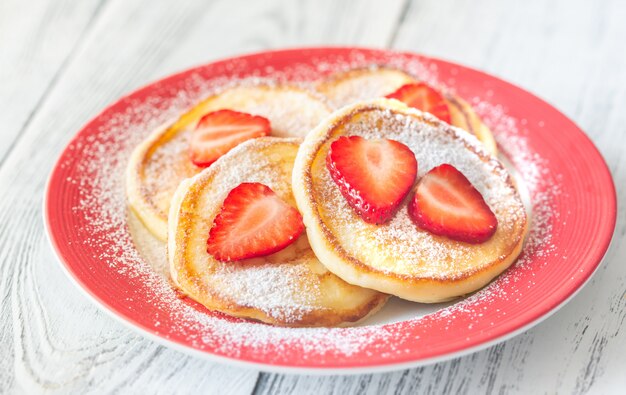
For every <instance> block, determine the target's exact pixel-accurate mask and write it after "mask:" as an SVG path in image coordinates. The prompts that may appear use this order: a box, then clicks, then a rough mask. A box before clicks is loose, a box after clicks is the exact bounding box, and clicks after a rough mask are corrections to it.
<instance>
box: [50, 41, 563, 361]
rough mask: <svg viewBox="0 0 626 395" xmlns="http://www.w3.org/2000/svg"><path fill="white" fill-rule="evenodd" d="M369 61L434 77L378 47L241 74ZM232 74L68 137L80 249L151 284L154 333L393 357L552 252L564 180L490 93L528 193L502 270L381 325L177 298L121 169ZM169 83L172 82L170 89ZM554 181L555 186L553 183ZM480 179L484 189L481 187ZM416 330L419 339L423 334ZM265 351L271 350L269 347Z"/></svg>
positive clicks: (303, 75)
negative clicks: (236, 314) (329, 324)
mask: <svg viewBox="0 0 626 395" xmlns="http://www.w3.org/2000/svg"><path fill="white" fill-rule="evenodd" d="M372 63H377V64H386V65H387V66H391V67H396V68H399V69H403V70H406V71H407V72H409V73H411V74H413V75H417V76H419V77H420V78H421V79H422V80H425V81H427V82H430V83H431V84H433V85H437V70H436V67H434V66H425V65H423V64H422V63H421V62H420V61H418V60H415V58H413V57H409V56H408V55H407V56H404V55H402V56H398V57H393V58H389V57H387V58H385V57H383V56H379V58H376V59H374V60H372V55H369V56H365V55H363V54H361V53H360V52H359V51H355V52H354V53H352V52H351V53H350V54H349V55H347V56H345V57H336V58H324V57H320V58H314V59H311V62H310V63H307V64H296V65H294V66H293V67H291V68H288V69H281V70H275V69H274V68H272V67H269V66H267V67H265V68H262V69H259V70H258V71H256V72H254V73H252V75H250V74H245V75H243V74H242V77H251V76H252V77H261V78H264V77H267V76H268V75H272V76H273V77H275V78H276V80H278V81H281V80H283V79H290V78H295V79H299V80H303V81H313V80H315V79H316V78H317V77H319V76H320V75H327V74H329V73H330V72H331V71H336V70H338V69H347V68H352V67H364V66H368V65H371V64H372ZM249 67H250V65H249V64H248V63H246V62H245V61H242V62H233V63H232V64H230V65H227V66H225V68H224V70H225V71H227V72H228V73H230V74H231V75H238V73H243V71H244V70H246V69H248V68H249ZM374 67H376V66H374ZM232 81H233V77H230V78H229V79H225V78H221V79H214V78H213V79H210V80H209V79H206V78H205V77H203V76H202V75H201V74H197V73H196V74H190V75H188V76H187V77H186V78H185V84H183V85H180V84H179V85H178V86H176V87H173V88H167V87H166V86H164V87H162V89H161V91H158V90H157V91H156V93H155V94H154V96H151V97H148V98H142V99H141V100H139V99H136V100H135V99H132V98H129V99H123V100H125V101H127V104H128V105H127V106H126V110H125V111H124V112H121V113H116V114H114V115H111V114H105V115H102V116H101V117H100V118H101V124H100V125H99V126H98V131H97V133H95V134H91V135H90V137H83V136H79V137H78V138H77V139H76V140H75V141H74V142H72V144H71V145H70V147H69V150H70V151H76V152H77V155H76V156H77V157H80V158H81V159H79V160H78V161H76V162H71V161H69V160H68V162H67V163H61V166H74V167H75V168H76V171H74V172H73V173H72V174H73V175H72V176H70V177H68V179H67V182H68V183H72V184H76V185H77V190H78V191H79V194H80V196H79V202H78V204H77V205H76V207H75V208H74V210H75V212H76V215H80V216H82V217H84V218H85V221H86V223H85V226H84V229H80V231H79V235H80V239H79V240H76V241H74V243H75V244H76V248H82V247H83V246H84V247H85V249H88V250H98V251H100V252H99V253H97V254H96V255H94V256H92V258H93V259H92V261H91V262H90V264H91V265H107V266H108V267H109V270H111V271H114V272H116V273H119V274H122V275H124V276H125V277H128V279H129V280H128V281H135V280H137V281H139V282H140V283H141V284H144V285H145V289H147V290H148V292H145V293H144V294H142V296H141V298H143V299H145V303H147V304H149V305H150V306H152V307H154V308H155V309H156V312H155V313H154V314H152V313H151V314H152V315H150V316H146V315H145V314H144V315H143V316H142V318H141V319H142V320H143V325H144V327H147V328H149V330H150V331H151V332H152V333H155V334H157V335H160V336H162V337H165V338H176V339H178V341H180V342H183V343H186V344H191V345H192V346H193V347H195V348H198V349H203V350H209V351H211V352H214V353H217V354H220V355H223V356H226V357H231V358H238V357H239V356H240V355H241V353H242V352H243V350H244V349H245V350H246V351H245V352H246V355H247V356H248V357H249V356H250V355H256V356H257V357H258V358H259V360H260V359H262V360H264V361H266V362H270V363H271V362H272V361H282V360H284V358H283V357H282V356H281V353H286V352H293V350H294V349H296V350H302V352H301V353H299V354H301V358H302V359H303V360H307V359H308V358H319V356H323V355H324V356H331V357H332V356H334V357H337V358H341V357H345V356H350V355H353V354H355V353H359V352H362V351H363V350H367V351H366V352H367V353H369V354H368V355H372V354H378V355H380V356H382V357H383V358H389V359H393V357H394V356H400V355H405V354H406V353H407V352H409V346H405V347H401V348H398V347H397V346H396V344H399V343H401V342H400V341H399V340H402V339H405V338H406V336H407V333H408V332H410V328H411V327H414V328H422V329H423V330H427V329H428V326H429V325H430V322H432V320H433V319H447V320H449V322H450V325H452V324H453V322H454V320H455V319H456V317H457V316H461V315H465V316H467V317H469V319H470V321H472V322H474V321H478V320H481V319H482V317H483V313H484V309H488V308H489V306H490V302H491V301H495V300H497V299H500V298H509V299H510V300H511V303H513V302H514V301H515V299H514V298H513V297H512V296H510V295H507V294H506V291H505V289H507V288H510V287H508V285H510V284H515V283H516V282H517V281H518V279H519V277H520V276H519V275H518V272H519V271H523V270H525V269H529V270H530V269H531V268H534V266H536V265H537V257H543V258H546V257H547V256H549V255H550V254H552V253H553V251H554V246H552V245H551V240H550V229H551V224H552V222H553V221H554V218H553V214H552V212H551V210H550V206H551V199H552V197H553V196H554V195H555V194H558V193H559V191H558V182H555V180H554V179H553V178H554V177H558V175H551V177H552V178H546V177H544V176H545V174H542V171H543V170H542V169H543V168H544V165H545V163H544V162H543V159H542V158H541V157H537V156H535V155H534V154H533V153H532V152H531V150H530V149H529V148H528V147H527V146H526V145H525V140H524V136H523V134H521V133H520V130H519V129H518V125H517V124H516V122H515V120H513V119H511V118H510V117H508V116H507V115H506V112H505V110H503V109H498V108H497V107H496V106H493V105H491V104H489V103H486V102H478V101H474V102H473V105H474V106H475V107H476V109H477V112H478V114H479V115H480V116H481V117H482V118H483V120H484V121H485V123H486V124H487V125H488V126H489V127H490V128H491V129H492V130H493V132H494V135H495V137H496V139H497V141H498V143H499V145H500V147H501V149H502V151H503V152H505V153H507V154H508V156H509V158H510V159H511V162H512V163H513V164H514V166H515V168H516V169H518V171H519V173H520V174H519V176H520V177H519V178H520V180H522V182H524V183H525V184H526V186H527V188H528V191H529V195H530V199H531V200H530V201H531V202H532V222H531V229H530V233H529V236H528V240H527V241H526V245H525V247H524V251H523V253H522V255H521V256H520V258H519V259H518V261H517V262H516V263H515V264H514V266H513V267H512V268H511V269H510V270H509V271H508V272H507V273H506V274H505V275H503V276H500V277H499V278H498V279H497V280H496V281H494V282H492V283H491V284H490V285H489V286H487V287H485V288H484V289H482V290H480V291H479V292H477V293H475V294H473V295H471V296H469V297H467V298H465V299H464V300H461V301H460V302H458V303H455V304H453V305H452V306H449V307H446V308H443V309H441V310H439V311H438V312H436V313H434V314H432V315H429V316H426V317H421V318H415V319H411V320H408V321H405V322H404V326H402V325H394V324H381V325H366V326H361V327H354V328H280V327H272V326H269V325H264V324H259V323H255V322H248V321H244V320H236V319H229V318H225V317H224V316H221V315H218V314H213V313H210V312H207V311H206V310H203V309H202V308H199V307H198V306H196V305H194V304H191V303H188V302H187V301H186V300H185V299H181V298H180V295H179V294H178V293H177V292H176V291H175V289H174V288H173V287H172V286H171V284H170V282H169V280H168V279H167V277H166V276H165V275H164V273H163V271H159V270H155V269H154V268H153V267H152V266H151V265H150V264H149V263H148V262H146V259H145V258H144V257H143V256H142V255H140V254H139V253H138V251H137V249H136V247H135V245H134V243H133V240H132V237H131V235H130V233H129V228H128V215H127V208H126V199H125V192H124V172H125V169H126V165H127V162H128V159H129V156H130V153H131V152H132V150H133V149H134V147H135V146H136V145H137V144H139V143H140V142H141V141H142V140H143V139H144V138H145V137H146V136H147V135H148V134H149V133H150V131H151V130H153V129H154V128H156V127H158V126H160V125H162V124H163V123H165V122H168V121H170V120H171V119H174V118H175V117H176V116H177V115H178V114H180V113H182V112H183V111H185V110H186V109H188V108H189V107H190V106H191V105H193V104H194V103H196V102H197V101H198V100H200V99H201V98H203V97H206V96H207V95H209V94H210V93H211V92H213V91H214V90H215V89H216V88H218V87H221V86H224V84H226V83H232ZM168 89H171V90H174V91H175V92H174V94H172V92H170V91H169V90H168ZM165 93H168V94H169V95H170V96H169V98H168V99H167V100H164V99H163V96H164V94H165ZM78 154H82V156H81V155H78ZM426 167H428V166H423V167H422V168H421V169H420V173H421V172H422V171H425V170H427V168H426ZM470 177H471V174H470ZM473 181H474V182H476V183H478V184H480V182H481V180H480V179H474V180H473ZM550 182H552V184H551V186H550V185H548V184H549V183H550ZM482 188H483V190H485V188H484V186H483V187H482ZM487 198H488V199H489V197H487ZM96 246H97V248H96ZM539 261H541V260H539ZM539 264H540V263H539ZM269 276H270V277H271V275H269ZM505 285H507V286H505ZM528 286H531V284H529V285H528ZM520 291H523V290H520ZM511 298H512V299H511ZM135 302H136V300H133V299H132V298H131V297H129V298H128V303H129V304H132V303H135ZM481 303H482V305H483V307H481V309H480V310H479V309H478V308H477V307H476V306H477V305H478V304H481ZM162 321H167V322H168V325H167V329H164V327H165V325H162ZM471 325H472V324H471V323H470V324H468V328H467V329H468V330H471ZM413 339H414V340H418V338H417V337H413ZM405 340H406V339H405ZM268 350H271V351H272V352H271V353H268ZM260 356H263V357H262V358H261V357H260ZM312 356H313V357H312Z"/></svg>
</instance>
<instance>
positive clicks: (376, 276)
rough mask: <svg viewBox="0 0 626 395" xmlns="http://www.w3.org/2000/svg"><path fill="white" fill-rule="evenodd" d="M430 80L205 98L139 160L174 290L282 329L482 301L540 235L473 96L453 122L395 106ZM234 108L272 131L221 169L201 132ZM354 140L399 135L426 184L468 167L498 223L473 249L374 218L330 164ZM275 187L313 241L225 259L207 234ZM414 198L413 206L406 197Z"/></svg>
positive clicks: (233, 91) (136, 203)
mask: <svg viewBox="0 0 626 395" xmlns="http://www.w3.org/2000/svg"><path fill="white" fill-rule="evenodd" d="M414 82H416V78H414V77H413V76H411V75H409V74H407V73H405V72H403V71H400V70H395V69H387V68H368V69H357V70H350V71H346V72H341V73H337V74H335V75H332V76H331V77H330V78H327V79H326V80H324V81H321V82H319V83H317V84H315V85H314V86H313V87H309V88H303V87H301V86H289V85H284V84H267V83H262V84H258V83H257V84H253V83H249V82H243V83H241V84H239V85H233V86H230V87H228V88H226V89H224V90H222V91H220V92H218V93H216V94H214V95H212V96H211V97H209V98H207V99H205V100H204V101H202V102H201V103H199V104H198V105H196V106H195V107H194V108H192V109H191V110H189V111H188V112H187V113H185V114H183V115H182V116H181V117H180V118H179V119H178V120H176V121H175V122H174V123H172V124H169V125H166V126H165V127H163V128H161V129H159V130H157V131H155V132H154V133H153V134H152V135H151V136H149V137H148V138H147V139H146V140H145V141H144V142H143V143H141V144H140V145H139V146H138V147H137V148H136V149H135V150H134V152H133V154H132V157H131V160H130V163H129V165H128V172H127V188H126V192H127V196H128V202H129V206H130V208H131V209H132V210H133V211H134V213H135V214H136V215H137V216H138V217H139V219H140V220H141V222H142V223H143V224H144V225H145V227H146V228H147V229H148V230H149V231H150V232H152V233H153V234H154V235H155V236H156V237H157V238H159V239H160V240H162V242H164V243H165V242H167V254H168V262H169V271H170V275H171V278H172V282H173V283H174V284H175V285H176V287H178V288H179V289H180V290H181V291H182V292H183V293H184V294H186V295H188V296H189V297H191V298H193V299H194V300H196V301H198V302H200V303H201V304H203V305H205V306H206V307H207V308H209V309H211V310H217V311H220V312H223V313H226V314H229V315H232V316H235V317H242V318H248V319H254V320H259V321H263V322H267V323H271V324H274V325H281V326H341V325H349V324H353V323H355V322H357V321H360V320H363V319H364V318H366V317H368V316H370V315H372V314H374V313H375V312H376V311H378V310H379V309H380V308H381V307H382V306H383V305H384V304H385V302H386V301H387V300H388V298H389V296H390V295H394V296H397V297H400V298H403V299H407V300H411V301H415V302H421V303H432V302H440V301H445V300H449V299H452V298H455V297H459V296H462V295H465V294H468V293H470V292H473V291H475V290H477V289H479V288H481V287H483V286H484V285H485V284H487V283H488V282H489V281H491V280H492V279H493V278H494V277H496V276H497V275H498V274H500V273H502V272H503V271H504V270H505V269H506V268H507V267H509V266H510V265H511V264H512V263H513V262H514V260H515V259H516V258H517V256H518V255H519V253H520V251H521V248H522V244H523V240H524V236H525V234H526V232H527V218H526V213H525V210H524V207H523V204H522V202H521V199H520V196H519V194H518V192H517V190H516V187H515V185H514V183H513V181H512V178H511V176H510V175H509V173H508V172H507V170H506V169H505V168H504V167H503V166H502V164H500V162H499V161H498V160H497V159H496V158H495V155H496V145H495V142H494V139H493V137H492V135H491V132H490V131H489V129H488V128H487V127H486V126H485V125H484V124H483V123H482V122H481V120H480V118H479V117H478V116H477V115H476V114H475V112H474V111H473V110H472V108H471V107H470V106H469V105H468V104H467V103H466V102H465V101H464V100H462V99H461V98H458V97H456V96H454V95H451V94H447V93H445V92H442V96H443V97H444V98H445V102H446V104H447V106H448V109H449V113H450V123H451V125H450V124H447V123H445V122H442V121H440V120H438V119H437V118H435V117H434V116H431V115H430V114H428V113H423V112H421V111H419V110H417V109H414V108H410V107H408V106H406V105H404V104H403V103H401V102H399V101H397V100H392V99H384V98H383V97H384V96H385V95H388V94H390V93H392V92H394V91H395V90H396V89H398V88H399V87H401V86H403V85H405V84H409V83H414ZM223 109H228V110H233V111H238V112H243V113H248V114H253V115H258V116H262V117H265V118H267V119H268V120H269V121H270V122H271V133H270V135H269V136H267V137H259V138H255V139H251V140H248V141H246V142H243V143H241V144H239V145H237V146H236V147H235V148H233V149H231V150H230V151H228V153H226V154H225V155H223V156H221V157H220V158H219V159H218V160H217V161H215V162H214V163H212V164H211V165H210V166H208V167H206V168H203V167H199V166H197V165H195V164H194V163H193V162H192V161H191V160H190V159H189V144H190V141H191V136H192V133H193V130H194V128H195V127H196V125H197V124H198V122H199V121H200V119H201V118H202V117H203V116H204V115H205V114H207V113H210V112H212V111H216V110H223ZM341 136H361V137H365V138H367V139H379V138H388V139H392V140H395V141H399V142H401V143H403V144H404V145H406V146H407V147H409V148H410V149H411V151H412V152H413V154H414V155H415V158H416V160H417V162H418V163H419V171H418V179H419V177H420V176H422V175H424V174H426V173H427V172H428V171H429V170H430V169H432V168H433V167H436V166H438V165H440V164H442V163H450V164H452V165H453V166H455V167H456V168H457V169H459V170H460V171H461V172H462V173H463V174H465V176H466V177H467V178H468V179H469V181H471V183H472V185H474V186H475V187H476V189H477V190H478V191H479V192H480V193H481V194H482V196H483V197H484V199H485V202H486V203H487V204H488V206H489V207H490V208H491V210H492V211H493V213H494V214H495V217H496V218H497V221H498V227H497V230H496V231H495V233H494V234H493V236H492V237H491V238H490V239H489V240H487V241H486V242H483V243H479V244H472V243H467V242H462V241H458V240H454V239H450V238H447V237H444V236H438V235H434V234H431V233H430V232H428V231H426V230H424V229H420V228H419V227H418V226H416V225H415V224H414V223H413V222H412V221H411V219H410V218H409V214H408V210H407V208H406V206H407V204H408V201H403V202H402V203H401V204H400V208H399V209H398V210H397V212H396V213H395V215H394V216H393V218H392V219H391V220H390V221H389V222H388V223H385V224H382V225H376V224H372V223H368V222H366V221H363V220H362V219H361V218H360V217H359V216H358V215H357V214H356V213H355V211H354V210H353V209H352V208H351V207H350V206H349V204H348V203H347V202H346V200H345V199H344V197H343V196H342V195H341V193H340V191H339V188H337V185H336V184H335V182H334V181H333V179H332V177H331V176H330V174H329V170H328V168H327V166H326V157H327V155H328V151H329V149H330V145H331V144H332V142H333V141H335V140H336V139H337V138H339V137H341ZM242 183H261V184H263V185H266V186H268V187H269V188H271V190H272V191H274V192H275V193H276V195H278V197H280V199H282V200H283V201H284V202H286V203H287V204H289V205H290V206H292V207H295V208H297V209H298V210H299V212H300V214H301V215H302V218H303V222H304V225H305V229H306V230H305V232H304V233H302V234H301V235H300V236H299V237H298V238H297V240H295V241H294V242H293V243H291V244H290V245H289V246H287V247H285V248H283V249H281V250H280V251H277V252H273V253H271V254H269V255H265V256H257V257H254V258H249V259H243V260H239V261H234V262H233V261H223V260H219V259H216V258H215V257H214V256H212V255H211V254H210V253H209V252H208V251H207V239H208V237H209V232H210V230H211V227H212V224H214V220H215V219H216V216H218V215H219V213H220V210H221V208H222V205H223V203H224V201H225V199H226V197H227V196H228V194H229V192H230V191H232V190H233V189H234V188H236V187H237V186H238V185H241V184H242ZM405 200H408V199H405Z"/></svg>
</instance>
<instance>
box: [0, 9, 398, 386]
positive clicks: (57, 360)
mask: <svg viewBox="0 0 626 395" xmlns="http://www.w3.org/2000/svg"><path fill="white" fill-rule="evenodd" d="M373 5H374V2H373V1H363V2H354V3H350V4H347V3H343V2H342V3H340V4H336V2H334V1H332V0H325V1H307V2H304V3H301V4H298V5H294V4H293V3H291V2H279V1H264V2H244V1H237V2H227V1H223V2H211V3H207V2H205V1H202V0H197V1H188V2H166V1H162V2H155V1H147V0H135V1H124V0H109V1H108V2H107V3H106V4H105V5H104V6H103V7H102V9H101V10H100V12H99V13H98V14H97V16H96V18H95V20H94V21H93V23H91V24H90V25H89V29H88V31H87V32H86V33H85V34H84V35H83V37H82V39H81V40H80V42H79V44H78V45H76V48H75V49H74V51H73V52H72V53H71V55H69V58H68V59H69V60H68V61H67V62H66V64H65V65H64V66H65V67H64V68H63V69H62V70H60V71H59V72H58V76H57V77H56V80H55V83H54V84H52V85H51V86H50V88H49V90H48V92H47V93H46V94H45V95H44V96H43V98H42V99H41V100H40V103H39V105H38V108H37V111H35V112H34V113H33V114H32V116H31V117H30V120H29V122H28V123H27V124H26V125H25V127H24V128H23V130H22V131H21V132H20V139H19V140H18V141H17V143H16V144H15V146H14V148H13V149H12V150H11V151H10V152H9V153H8V155H7V156H6V160H5V162H4V164H3V165H2V166H1V167H0V186H2V190H3V193H2V195H1V197H0V245H1V246H2V248H1V249H0V295H2V299H1V301H0V314H1V316H2V317H5V319H4V320H0V355H2V356H3V358H0V392H3V393H4V392H25V393H41V392H46V393H76V392H78V393H102V392H107V393H108V392H123V393H126V392H133V393H134V392H141V393H144V392H145V393H153V392H154V393H157V392H160V393H177V392H180V393H190V392H198V391H201V392H205V393H220V394H224V393H232V394H238V393H241V394H244V393H250V392H251V391H252V390H253V387H254V385H255V384H256V380H257V377H258V373H257V372H256V371H252V370H246V369H235V368H231V367H227V366H225V365H221V364H213V363H210V362H207V361H204V360H199V359H196V358H191V357H187V356H185V355H183V354H180V353H177V352H175V351H171V350H168V349H166V348H163V347H160V346H157V345H156V344H154V343H153V342H151V341H148V340H145V339H143V338H142V337H141V336H138V335H136V334H134V332H132V331H130V330H128V329H126V328H124V327H122V326H121V325H119V324H118V323H117V322H114V321H113V320H111V319H110V318H108V317H106V315H104V314H103V313H101V312H100V311H99V310H98V309H96V308H95V307H94V306H92V305H91V303H90V302H88V301H87V300H86V299H85V298H84V297H83V296H81V293H80V292H79V291H78V290H76V289H75V288H74V286H73V285H72V284H71V283H70V282H69V281H68V280H67V279H66V278H65V277H64V275H63V274H62V272H61V270H60V269H59V268H58V266H57V263H56V262H55V260H56V258H55V257H54V256H53V254H52V252H51V250H50V248H49V247H48V246H47V243H46V241H45V236H44V234H43V229H42V226H41V219H40V218H41V210H40V207H41V203H42V194H43V188H44V183H45V179H46V177H47V172H48V169H50V168H51V166H52V164H53V161H54V159H55V157H56V156H57V155H58V153H59V152H60V150H61V149H62V147H63V146H64V145H65V143H66V141H67V140H68V139H69V138H70V136H71V135H73V134H74V133H75V132H76V130H78V129H79V127H80V126H81V125H82V124H83V123H84V122H86V121H87V120H88V119H89V118H90V117H92V116H93V115H94V114H96V113H97V112H98V111H99V110H100V109H101V108H103V107H104V106H105V105H106V104H107V103H109V102H111V101H112V100H114V99H116V98H117V97H119V96H120V95H121V94H122V93H124V92H127V91H129V90H131V89H133V88H135V87H137V86H141V85H142V84H144V83H146V82H148V81H149V80H151V79H153V78H154V77H156V76H162V75H165V74H168V73H170V72H172V71H174V69H179V68H182V67H188V66H190V65H193V64H197V63H202V62H205V61H209V60H211V59H215V58H219V57H222V56H226V55H231V54H236V53H240V52H242V51H251V50H262V49H266V48H275V47H284V46H289V45H295V44H296V43H311V44H313V43H321V42H325V43H328V42H333V43H347V42H353V43H357V44H361V45H383V44H384V43H385V42H387V41H388V40H389V39H390V37H391V34H392V33H393V29H394V26H395V20H396V19H397V14H398V13H399V11H398V10H400V9H401V8H402V3H401V2H400V1H398V2H390V6H389V7H388V8H386V9H385V10H384V11H382V12H378V10H377V9H376V8H375V7H374V6H373ZM28 7H29V8H30V5H29V6H28ZM28 11H29V10H28V9H24V8H21V9H18V10H12V11H11V12H12V14H11V15H10V16H8V17H7V18H13V17H16V16H15V15H17V14H23V13H26V12H28ZM235 21H236V22H235ZM49 34H55V32H50V33H49ZM24 106H26V104H24ZM31 107H32V106H31ZM2 137H4V134H3V136H2Z"/></svg>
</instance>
